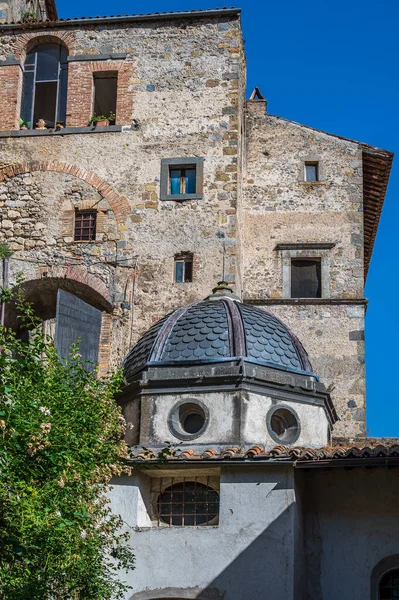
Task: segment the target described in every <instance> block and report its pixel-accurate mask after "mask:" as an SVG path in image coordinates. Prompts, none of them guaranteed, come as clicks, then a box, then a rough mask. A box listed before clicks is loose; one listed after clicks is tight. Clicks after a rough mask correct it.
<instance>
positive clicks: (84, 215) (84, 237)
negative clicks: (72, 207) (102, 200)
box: [74, 210, 97, 242]
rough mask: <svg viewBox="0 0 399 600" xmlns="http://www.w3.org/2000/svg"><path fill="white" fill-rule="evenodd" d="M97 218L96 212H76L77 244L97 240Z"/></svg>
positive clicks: (75, 232) (75, 237) (75, 234)
mask: <svg viewBox="0 0 399 600" xmlns="http://www.w3.org/2000/svg"><path fill="white" fill-rule="evenodd" d="M96 217H97V213H96V211H94V210H91V211H86V210H79V211H76V212H75V231H74V240H75V242H85V241H91V240H95V239H96Z"/></svg>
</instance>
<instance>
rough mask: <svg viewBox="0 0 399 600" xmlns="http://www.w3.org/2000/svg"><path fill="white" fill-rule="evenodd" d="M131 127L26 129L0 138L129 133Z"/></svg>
mask: <svg viewBox="0 0 399 600" xmlns="http://www.w3.org/2000/svg"><path fill="white" fill-rule="evenodd" d="M131 129H132V128H131V127H123V126H122V125H108V127H64V129H59V130H57V129H28V130H20V129H18V130H15V131H0V138H10V137H18V138H19V137H37V136H47V137H49V136H51V137H53V136H63V135H76V134H81V133H116V132H119V131H130V130H131Z"/></svg>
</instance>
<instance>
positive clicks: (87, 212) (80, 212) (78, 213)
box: [73, 209, 97, 244]
mask: <svg viewBox="0 0 399 600" xmlns="http://www.w3.org/2000/svg"><path fill="white" fill-rule="evenodd" d="M74 212H75V214H74V221H73V241H74V242H83V243H85V244H87V243H89V242H95V241H96V237H97V210H95V209H81V210H79V209H77V210H75V211H74ZM93 214H94V225H93V237H92V238H90V239H88V240H84V239H77V238H76V217H77V216H81V217H83V216H84V215H93ZM80 230H81V232H82V230H83V227H82V226H81V227H80Z"/></svg>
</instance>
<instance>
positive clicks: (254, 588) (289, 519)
mask: <svg viewBox="0 0 399 600" xmlns="http://www.w3.org/2000/svg"><path fill="white" fill-rule="evenodd" d="M249 510H251V507H249ZM294 510H295V509H294V508H293V506H292V505H291V507H290V508H287V509H286V510H284V511H283V512H282V513H281V514H280V515H279V516H278V517H277V518H276V519H275V520H274V521H273V522H272V523H271V524H270V525H269V527H267V528H266V529H265V530H264V531H263V532H262V533H261V534H260V535H259V536H258V537H257V538H256V539H255V540H254V541H253V542H252V543H251V544H250V545H249V546H247V547H246V548H245V549H244V550H243V551H242V552H241V553H240V554H239V555H238V556H235V552H234V550H235V548H236V545H237V541H238V538H239V537H240V536H241V535H242V534H243V531H242V530H240V529H235V530H231V531H226V532H225V533H224V534H222V533H221V535H223V537H224V538H225V540H223V542H222V543H220V544H219V549H218V553H219V556H214V555H213V554H212V549H211V548H210V549H209V550H210V552H209V555H208V556H207V560H208V561H209V563H213V562H214V561H217V562H218V561H223V562H224V563H226V562H227V561H228V557H229V554H230V555H231V562H230V563H229V564H228V566H227V567H226V568H225V569H224V570H222V572H221V573H220V574H219V575H218V576H217V577H215V578H214V579H213V581H211V582H210V583H209V585H208V586H207V587H206V588H205V589H200V588H198V587H196V588H193V587H185V588H182V587H180V588H178V587H173V588H172V587H169V588H163V589H157V590H151V591H144V592H138V593H135V594H133V596H131V598H130V600H265V599H266V598H267V599H269V598H270V600H294V598H295V599H297V598H298V600H299V598H301V596H300V595H297V594H295V595H294V587H295V581H294V577H295V575H294V554H295V550H294V548H295V542H294V520H293V519H294ZM255 518H256V515H254V519H255ZM213 547H214V548H215V547H216V543H215V546H213ZM222 555H224V557H223V556H222ZM223 558H224V560H223ZM199 563H201V564H199V568H201V569H204V568H206V565H204V562H203V560H201V561H199ZM158 566H159V565H158ZM176 568H179V569H180V568H183V569H184V565H180V566H176ZM205 575H206V574H205Z"/></svg>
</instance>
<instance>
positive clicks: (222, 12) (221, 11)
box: [0, 0, 241, 30]
mask: <svg viewBox="0 0 399 600" xmlns="http://www.w3.org/2000/svg"><path fill="white" fill-rule="evenodd" d="M52 7H53V8H52ZM47 10H48V11H49V19H48V20H46V21H34V22H29V23H27V22H23V21H19V22H18V23H5V24H3V25H1V26H0V30H2V29H16V28H28V29H36V28H37V27H39V28H42V27H50V26H52V27H54V26H56V27H65V26H73V27H76V26H78V25H87V24H93V23H94V24H96V23H101V25H103V24H104V23H133V22H140V21H155V20H157V21H159V20H171V19H185V18H191V17H215V16H228V15H239V14H240V13H241V9H240V8H235V7H234V6H232V7H230V8H227V7H223V8H214V9H206V10H184V11H178V12H156V13H147V14H144V13H142V14H138V15H110V16H102V17H100V16H95V17H74V18H72V19H71V18H67V19H58V18H57V12H56V9H55V4H54V2H53V0H47Z"/></svg>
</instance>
